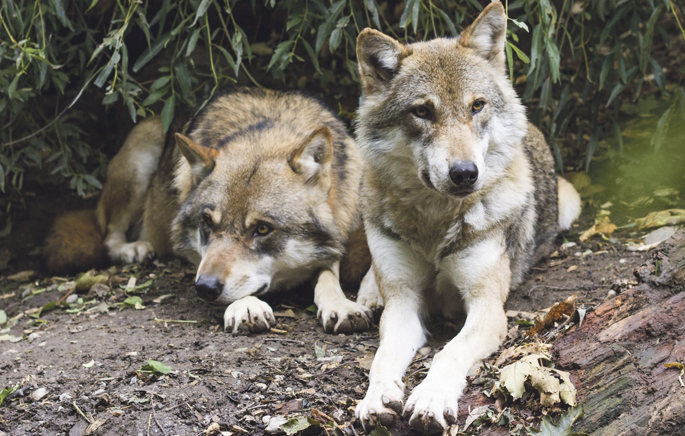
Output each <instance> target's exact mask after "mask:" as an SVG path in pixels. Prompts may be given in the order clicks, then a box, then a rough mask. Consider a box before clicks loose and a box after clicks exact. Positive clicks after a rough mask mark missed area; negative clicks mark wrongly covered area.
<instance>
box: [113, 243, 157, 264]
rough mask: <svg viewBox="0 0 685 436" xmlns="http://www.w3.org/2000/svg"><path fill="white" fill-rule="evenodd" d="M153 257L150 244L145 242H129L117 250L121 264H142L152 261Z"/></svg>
mask: <svg viewBox="0 0 685 436" xmlns="http://www.w3.org/2000/svg"><path fill="white" fill-rule="evenodd" d="M154 255H155V253H154V251H153V250H152V244H150V243H149V242H147V241H135V242H129V243H127V244H124V245H122V246H121V249H120V250H119V260H120V261H121V262H122V263H136V262H143V261H144V260H147V259H152V258H153V257H154Z"/></svg>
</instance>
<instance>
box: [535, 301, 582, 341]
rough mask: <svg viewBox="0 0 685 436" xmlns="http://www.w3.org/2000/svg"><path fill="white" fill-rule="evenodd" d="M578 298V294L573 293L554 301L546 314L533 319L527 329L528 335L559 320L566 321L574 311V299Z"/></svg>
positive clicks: (540, 330) (536, 332)
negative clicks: (531, 325)
mask: <svg viewBox="0 0 685 436" xmlns="http://www.w3.org/2000/svg"><path fill="white" fill-rule="evenodd" d="M577 299H578V294H573V295H571V296H570V297H568V298H567V299H566V300H564V301H561V302H559V303H554V305H553V306H552V307H551V308H550V309H549V312H547V315H545V317H544V318H541V317H539V316H538V317H537V318H536V319H535V324H534V325H533V327H532V328H531V329H530V330H529V331H528V336H533V335H535V334H538V333H540V332H542V331H543V330H544V329H546V328H550V327H554V323H557V322H559V321H566V319H568V318H569V317H570V316H572V315H573V312H575V311H576V300H577Z"/></svg>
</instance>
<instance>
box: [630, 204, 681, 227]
mask: <svg viewBox="0 0 685 436" xmlns="http://www.w3.org/2000/svg"><path fill="white" fill-rule="evenodd" d="M680 223H685V209H666V210H661V211H658V212H651V213H649V214H648V215H647V216H646V217H644V218H637V219H636V220H635V225H636V226H637V228H638V229H647V228H650V227H661V226H674V225H676V224H680Z"/></svg>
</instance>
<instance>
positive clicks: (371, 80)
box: [357, 28, 411, 94]
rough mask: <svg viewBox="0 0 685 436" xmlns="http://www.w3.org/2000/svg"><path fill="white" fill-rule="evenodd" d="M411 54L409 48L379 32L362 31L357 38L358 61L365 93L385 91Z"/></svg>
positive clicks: (372, 30)
mask: <svg viewBox="0 0 685 436" xmlns="http://www.w3.org/2000/svg"><path fill="white" fill-rule="evenodd" d="M409 54H411V51H410V50H409V49H408V48H407V47H405V46H403V45H402V44H400V43H399V42H397V41H395V40H394V39H392V38H391V37H389V36H387V35H384V34H383V33H381V32H379V31H378V30H374V29H369V28H366V29H364V30H362V31H361V33H360V34H359V36H358V37H357V60H358V61H359V73H360V75H361V79H362V85H363V86H364V91H365V92H366V93H367V94H373V93H374V92H381V91H383V90H384V89H385V87H386V86H387V84H388V83H389V82H390V80H391V79H392V78H393V76H394V75H395V74H397V72H398V71H399V69H400V63H401V62H402V59H404V58H405V57H407V56H408V55H409Z"/></svg>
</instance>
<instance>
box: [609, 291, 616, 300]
mask: <svg viewBox="0 0 685 436" xmlns="http://www.w3.org/2000/svg"><path fill="white" fill-rule="evenodd" d="M615 296H616V291H614V290H613V289H611V290H609V292H607V297H609V298H614V297H615Z"/></svg>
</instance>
